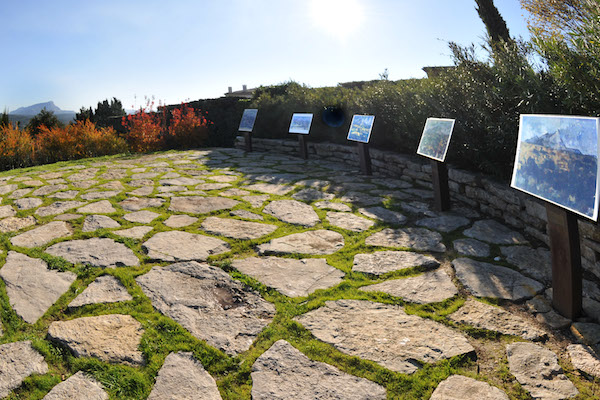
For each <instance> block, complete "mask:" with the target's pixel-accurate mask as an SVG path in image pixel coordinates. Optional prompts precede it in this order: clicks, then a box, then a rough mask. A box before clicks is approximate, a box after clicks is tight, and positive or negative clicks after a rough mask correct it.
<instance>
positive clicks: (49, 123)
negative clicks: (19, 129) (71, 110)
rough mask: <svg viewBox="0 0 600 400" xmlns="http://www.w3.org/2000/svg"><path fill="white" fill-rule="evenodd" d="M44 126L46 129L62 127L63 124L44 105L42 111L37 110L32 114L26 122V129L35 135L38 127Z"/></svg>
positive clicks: (38, 129) (38, 130)
mask: <svg viewBox="0 0 600 400" xmlns="http://www.w3.org/2000/svg"><path fill="white" fill-rule="evenodd" d="M42 125H43V126H45V127H46V128H48V129H52V128H56V127H59V128H61V127H63V126H64V124H63V123H62V122H60V121H59V119H58V118H57V117H56V115H54V112H53V111H48V110H46V108H45V107H44V108H43V109H42V111H40V112H39V114H37V115H36V116H34V117H33V118H32V119H31V120H30V121H29V123H28V124H27V129H29V131H30V132H31V134H32V135H33V136H35V135H37V134H38V133H39V132H40V127H41V126H42Z"/></svg>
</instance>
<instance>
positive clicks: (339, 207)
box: [314, 201, 352, 212]
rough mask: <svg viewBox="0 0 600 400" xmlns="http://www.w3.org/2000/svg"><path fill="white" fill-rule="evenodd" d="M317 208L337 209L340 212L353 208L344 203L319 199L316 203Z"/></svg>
mask: <svg viewBox="0 0 600 400" xmlns="http://www.w3.org/2000/svg"><path fill="white" fill-rule="evenodd" d="M314 205H315V207H317V208H323V209H328V210H335V211H340V212H350V211H352V208H350V206H347V205H346V204H344V203H334V202H333V201H319V202H317V203H315V204H314Z"/></svg>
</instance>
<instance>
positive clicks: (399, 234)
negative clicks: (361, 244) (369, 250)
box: [365, 228, 446, 253]
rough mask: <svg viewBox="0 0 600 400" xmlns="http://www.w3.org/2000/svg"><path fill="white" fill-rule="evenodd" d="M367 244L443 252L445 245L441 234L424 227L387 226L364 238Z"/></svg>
mask: <svg viewBox="0 0 600 400" xmlns="http://www.w3.org/2000/svg"><path fill="white" fill-rule="evenodd" d="M365 244H366V245H367V246H382V247H407V248H409V249H414V250H418V251H435V252H440V253H443V252H445V251H446V246H445V245H444V244H443V243H442V235H440V234H439V233H437V232H432V231H430V230H427V229H424V228H401V229H391V228H387V229H384V230H382V231H380V232H377V233H374V234H372V235H371V236H369V237H368V238H367V239H366V240H365Z"/></svg>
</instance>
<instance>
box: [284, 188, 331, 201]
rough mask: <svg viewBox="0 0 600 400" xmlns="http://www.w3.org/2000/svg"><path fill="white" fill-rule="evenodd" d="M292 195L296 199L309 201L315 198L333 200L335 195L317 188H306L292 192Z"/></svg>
mask: <svg viewBox="0 0 600 400" xmlns="http://www.w3.org/2000/svg"><path fill="white" fill-rule="evenodd" d="M292 197H293V198H294V199H296V200H301V201H306V202H311V201H315V200H333V198H334V197H335V195H333V194H332V193H323V192H321V191H320V190H317V189H312V188H307V189H302V190H300V191H299V192H297V193H294V194H293V195H292Z"/></svg>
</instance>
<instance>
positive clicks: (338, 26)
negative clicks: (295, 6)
mask: <svg viewBox="0 0 600 400" xmlns="http://www.w3.org/2000/svg"><path fill="white" fill-rule="evenodd" d="M363 13H364V9H363V7H362V5H361V4H360V3H359V1H358V0H311V2H310V16H311V19H312V21H313V24H314V25H315V27H317V28H318V29H320V30H322V31H324V32H325V33H326V34H327V35H330V36H334V37H337V38H339V39H342V40H343V39H345V38H347V37H348V36H349V35H350V34H352V33H354V32H355V31H357V30H358V28H360V26H361V25H362V23H363V20H364V14H363Z"/></svg>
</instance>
